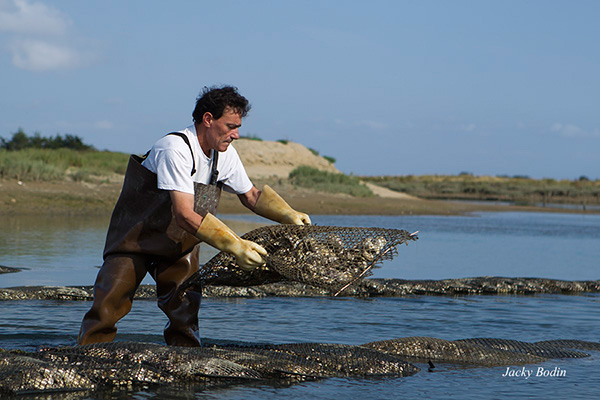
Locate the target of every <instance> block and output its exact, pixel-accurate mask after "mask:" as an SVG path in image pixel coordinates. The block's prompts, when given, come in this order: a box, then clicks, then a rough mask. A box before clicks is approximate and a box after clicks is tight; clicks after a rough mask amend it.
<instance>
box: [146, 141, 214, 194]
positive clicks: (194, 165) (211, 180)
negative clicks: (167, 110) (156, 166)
mask: <svg viewBox="0 0 600 400" xmlns="http://www.w3.org/2000/svg"><path fill="white" fill-rule="evenodd" d="M168 135H176V136H179V137H180V138H182V139H183V141H184V142H185V144H187V146H188V147H189V148H190V153H192V172H191V173H190V176H192V175H194V174H195V173H196V159H195V158H194V151H193V150H192V145H191V143H190V140H189V139H188V137H187V136H186V134H185V133H182V132H171V133H167V134H166V135H165V136H168ZM148 154H150V150H148V152H147V153H146V154H144V156H143V157H142V159H144V160H145V159H146V157H148ZM218 161H219V152H218V151H216V150H213V157H212V168H211V171H210V184H211V185H216V184H217V178H219V171H218V170H217V163H218Z"/></svg>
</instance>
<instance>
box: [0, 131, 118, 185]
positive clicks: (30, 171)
mask: <svg viewBox="0 0 600 400" xmlns="http://www.w3.org/2000/svg"><path fill="white" fill-rule="evenodd" d="M128 158H129V155H127V154H124V153H114V152H108V151H97V150H95V149H94V148H93V146H90V145H86V144H84V143H83V141H82V140H81V138H79V137H77V136H72V135H66V136H65V137H64V138H63V137H62V136H60V135H56V136H55V137H50V138H47V137H41V136H40V135H39V134H37V133H36V134H35V135H34V136H31V137H29V136H27V135H26V134H25V132H23V131H22V130H21V129H19V131H17V132H16V133H14V134H13V137H12V139H11V140H5V139H4V138H1V143H0V178H2V179H17V180H21V181H59V180H64V179H65V178H70V179H73V180H76V181H90V182H98V181H101V180H103V179H106V177H107V176H110V175H112V174H115V173H117V174H124V173H125V169H126V168H127V160H128Z"/></svg>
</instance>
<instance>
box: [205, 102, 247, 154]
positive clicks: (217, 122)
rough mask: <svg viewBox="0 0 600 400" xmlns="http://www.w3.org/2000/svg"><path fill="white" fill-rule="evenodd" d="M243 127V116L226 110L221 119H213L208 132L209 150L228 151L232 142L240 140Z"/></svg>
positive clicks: (228, 109)
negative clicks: (240, 129) (240, 130)
mask: <svg viewBox="0 0 600 400" xmlns="http://www.w3.org/2000/svg"><path fill="white" fill-rule="evenodd" d="M241 126H242V117H241V115H240V114H239V113H236V112H234V111H233V110H232V109H230V108H226V109H225V111H224V112H223V115H222V116H221V118H219V119H214V118H211V119H210V123H209V127H208V130H207V141H208V143H207V144H208V145H209V148H211V149H214V150H217V151H225V150H227V148H228V147H229V144H230V143H231V142H233V141H234V140H235V139H239V138H240V132H239V130H238V129H239V128H240V127H241Z"/></svg>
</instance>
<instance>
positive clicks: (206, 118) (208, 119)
mask: <svg viewBox="0 0 600 400" xmlns="http://www.w3.org/2000/svg"><path fill="white" fill-rule="evenodd" d="M213 121H214V117H213V115H212V114H211V113H209V112H208V111H207V112H205V113H204V115H203V116H202V124H204V126H206V127H207V128H210V125H211V124H212V122H213Z"/></svg>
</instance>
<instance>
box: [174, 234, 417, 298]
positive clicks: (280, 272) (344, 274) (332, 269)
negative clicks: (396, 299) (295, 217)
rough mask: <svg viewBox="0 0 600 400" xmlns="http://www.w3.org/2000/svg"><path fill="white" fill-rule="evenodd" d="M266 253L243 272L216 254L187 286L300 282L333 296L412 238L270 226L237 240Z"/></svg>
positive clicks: (232, 259)
mask: <svg viewBox="0 0 600 400" xmlns="http://www.w3.org/2000/svg"><path fill="white" fill-rule="evenodd" d="M242 238H243V239H246V240H251V241H253V242H255V243H258V244H259V245H261V246H262V247H264V248H265V250H267V253H268V256H267V257H266V265H264V266H262V267H259V268H256V269H255V270H254V271H251V272H248V271H244V270H242V269H241V268H239V267H238V266H237V265H236V264H235V257H234V256H232V255H230V254H228V253H225V252H221V253H219V254H217V255H216V256H214V257H213V258H211V259H210V260H209V261H208V262H207V263H206V264H204V265H203V266H201V267H200V270H199V271H198V272H197V273H196V274H195V275H194V276H192V277H191V278H190V279H189V280H188V282H187V284H186V285H185V286H186V287H188V286H189V285H196V284H200V285H224V286H253V285H261V284H265V283H273V282H279V281H293V282H300V283H304V284H308V285H312V286H316V287H319V288H323V289H326V290H328V291H330V292H331V293H334V294H338V293H339V292H341V291H342V290H343V289H345V288H346V287H348V286H349V285H351V284H353V283H355V282H357V281H358V280H360V279H362V278H364V277H366V276H369V275H371V270H372V268H373V267H375V266H376V265H377V264H379V263H381V262H383V261H384V260H391V259H392V258H393V257H394V256H395V255H397V246H398V245H399V244H402V243H406V242H408V241H409V240H417V236H416V234H410V233H409V232H408V231H405V230H400V229H384V228H363V227H338V226H318V225H270V226H264V227H261V228H257V229H254V230H252V231H250V232H248V233H246V234H245V235H243V236H242Z"/></svg>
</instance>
